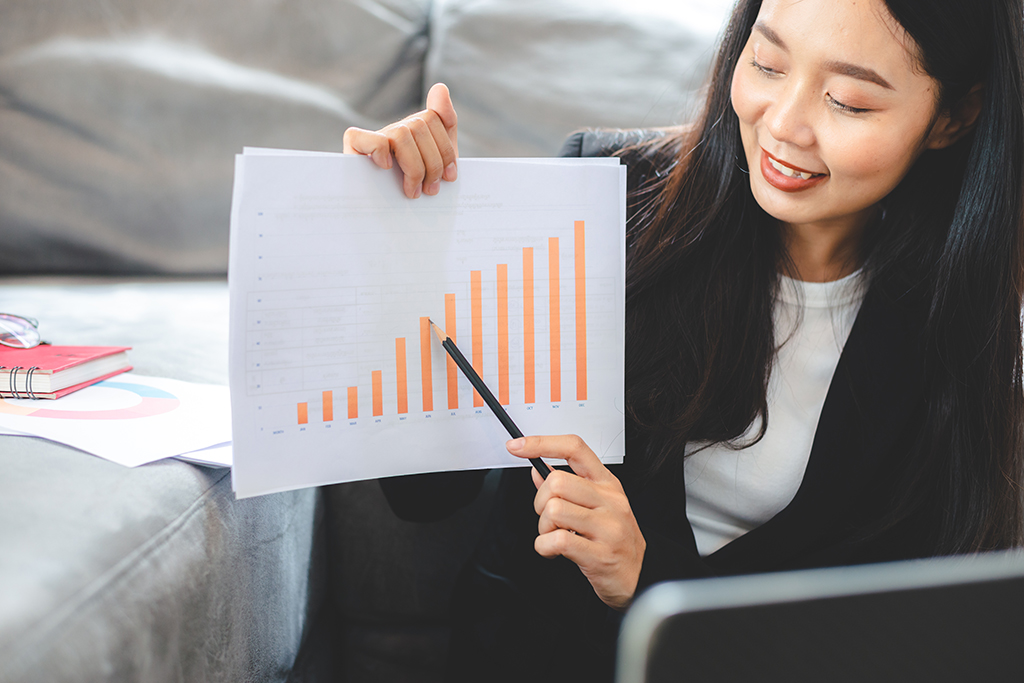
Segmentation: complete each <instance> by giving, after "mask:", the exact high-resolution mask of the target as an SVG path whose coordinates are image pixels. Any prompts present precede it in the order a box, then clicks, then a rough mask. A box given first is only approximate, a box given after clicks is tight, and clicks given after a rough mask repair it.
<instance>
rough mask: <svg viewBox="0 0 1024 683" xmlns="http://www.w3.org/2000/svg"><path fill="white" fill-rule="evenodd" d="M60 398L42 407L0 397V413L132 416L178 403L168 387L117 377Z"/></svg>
mask: <svg viewBox="0 0 1024 683" xmlns="http://www.w3.org/2000/svg"><path fill="white" fill-rule="evenodd" d="M83 392H88V393H87V394H85V395H83ZM86 397H87V398H86ZM59 401H60V405H61V407H60V409H53V408H46V407H45V404H46V403H48V401H36V400H32V399H0V413H7V414H10V415H21V416H24V417H32V418H50V419H54V418H56V419H61V420H132V419H137V418H140V417H152V416H154V415H162V414H164V413H169V412H171V411H172V410H175V409H176V408H178V407H179V406H180V405H181V401H180V400H179V399H178V397H177V396H175V395H174V394H171V393H170V392H168V391H165V390H163V389H159V388H157V387H152V386H148V385H145V384H137V383H134V382H127V381H124V380H121V379H120V378H119V379H118V380H104V381H103V382H98V383H97V384H94V385H92V386H91V387H87V388H86V389H83V390H80V391H78V392H75V393H74V394H69V395H67V396H65V397H63V398H61V399H59Z"/></svg>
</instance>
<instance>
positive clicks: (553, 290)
mask: <svg viewBox="0 0 1024 683" xmlns="http://www.w3.org/2000/svg"><path fill="white" fill-rule="evenodd" d="M548 320H549V322H550V327H551V402H552V403H558V402H559V401H561V400H562V349H561V345H562V331H561V330H560V329H559V328H558V321H559V311H558V238H557V237H549V238H548Z"/></svg>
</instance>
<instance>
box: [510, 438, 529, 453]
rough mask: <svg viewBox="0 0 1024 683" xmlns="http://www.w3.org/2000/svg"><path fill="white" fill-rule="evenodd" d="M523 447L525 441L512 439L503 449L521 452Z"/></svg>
mask: <svg viewBox="0 0 1024 683" xmlns="http://www.w3.org/2000/svg"><path fill="white" fill-rule="evenodd" d="M525 445H526V439H512V440H511V441H509V442H507V443H506V444H505V448H507V449H509V450H510V451H521V450H523V446H525Z"/></svg>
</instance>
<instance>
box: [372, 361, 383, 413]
mask: <svg viewBox="0 0 1024 683" xmlns="http://www.w3.org/2000/svg"><path fill="white" fill-rule="evenodd" d="M383 414H384V387H383V380H382V377H381V371H380V370H374V371H373V416H374V417H378V416H380V415H383Z"/></svg>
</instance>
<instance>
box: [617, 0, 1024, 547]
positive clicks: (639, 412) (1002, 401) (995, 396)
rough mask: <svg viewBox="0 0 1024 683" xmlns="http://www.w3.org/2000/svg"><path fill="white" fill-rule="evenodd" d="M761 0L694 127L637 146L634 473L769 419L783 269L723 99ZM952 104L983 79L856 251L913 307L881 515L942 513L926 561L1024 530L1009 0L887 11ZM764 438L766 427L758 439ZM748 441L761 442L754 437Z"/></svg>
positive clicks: (1022, 222) (739, 20) (632, 268)
mask: <svg viewBox="0 0 1024 683" xmlns="http://www.w3.org/2000/svg"><path fill="white" fill-rule="evenodd" d="M760 5H761V2H760V0H740V2H739V3H738V4H737V6H736V8H735V10H734V11H733V14H732V17H731V19H730V21H729V24H728V27H727V29H726V31H725V34H724V36H723V39H722V42H721V45H720V48H719V52H718V56H717V59H716V62H715V65H714V68H713V72H712V77H711V80H710V84H709V87H708V91H707V96H706V101H705V107H704V110H703V113H702V115H701V117H700V119H699V121H698V123H697V125H696V127H695V128H694V129H692V130H688V131H684V132H680V133H679V134H678V135H676V136H673V137H670V138H669V139H667V140H662V141H660V142H658V143H657V146H656V148H652V149H649V150H647V153H648V154H650V155H653V156H657V155H663V156H664V155H669V156H671V157H673V161H672V170H671V172H670V173H669V174H668V175H667V176H666V177H665V178H664V179H662V180H661V181H660V182H658V183H657V184H655V185H651V186H648V187H645V188H642V189H640V190H639V191H638V192H637V194H636V195H635V196H634V201H637V202H639V203H640V205H641V209H640V210H639V211H638V212H637V213H636V215H635V219H634V220H633V221H632V222H631V224H630V226H629V229H628V233H627V240H628V246H629V252H628V253H629V256H628V259H629V262H628V270H627V273H628V274H627V285H626V296H627V306H626V311H627V318H626V325H627V328H626V329H627V340H628V344H627V364H626V373H627V379H628V383H627V387H628V389H627V396H626V406H627V411H628V415H629V418H630V420H631V421H632V423H633V424H635V425H636V426H637V428H638V429H639V430H641V431H643V432H644V433H645V434H646V435H647V438H646V440H645V443H646V444H647V445H648V447H647V448H646V449H645V452H644V453H643V454H637V455H638V456H640V457H643V458H645V459H646V462H645V466H646V467H648V468H649V469H650V470H652V471H653V470H656V469H657V468H658V467H660V466H662V465H663V464H664V463H665V462H666V461H669V460H672V461H675V459H676V458H678V457H679V456H680V455H681V454H682V452H683V447H684V446H685V444H686V443H688V442H693V441H710V442H717V443H725V444H730V445H735V447H742V446H744V445H749V442H748V443H746V444H744V443H737V442H736V440H737V438H738V437H739V436H741V435H742V434H744V432H746V430H747V429H748V427H749V426H750V425H751V424H752V423H753V421H754V420H755V419H757V418H760V419H761V432H760V435H763V433H764V430H765V429H766V428H767V424H768V418H769V415H768V406H767V387H768V375H769V371H770V369H771V365H772V362H773V359H774V354H775V337H774V330H773V320H772V312H773V302H774V300H775V296H776V293H777V288H778V276H777V273H778V272H779V269H780V268H784V267H785V265H786V262H787V254H786V249H785V246H784V243H783V237H782V234H781V230H780V227H779V224H778V222H777V221H776V220H775V219H773V218H772V217H771V216H769V215H768V214H766V213H765V212H764V211H763V210H762V209H761V208H760V206H758V204H757V202H756V201H755V199H754V198H753V195H752V194H751V192H750V186H749V176H748V170H747V169H746V161H745V156H744V152H743V148H742V144H741V141H740V134H739V122H738V119H737V117H736V114H735V112H734V111H733V109H732V105H731V100H730V89H731V82H732V75H733V71H734V70H735V68H736V64H737V62H738V61H739V58H740V54H741V53H742V51H743V49H744V46H745V44H746V42H747V39H748V37H749V35H750V31H751V27H752V26H753V24H754V21H755V20H756V18H757V14H758V11H759V9H760ZM886 5H887V6H888V9H889V12H890V14H891V15H892V16H893V17H894V18H895V19H896V21H898V22H899V24H900V25H901V26H902V27H903V29H904V30H905V31H906V33H907V34H908V35H909V36H910V38H912V39H913V42H914V45H915V47H916V48H917V50H918V54H917V55H916V57H917V58H918V61H919V63H920V66H921V68H922V69H923V70H924V71H925V72H926V73H928V75H930V76H931V77H932V78H934V79H935V80H936V81H937V82H938V84H939V86H940V91H939V97H940V101H939V107H940V109H942V110H947V111H949V110H952V109H953V108H954V107H956V106H957V105H958V104H960V103H961V101H962V100H963V99H964V97H965V96H967V94H968V92H969V91H970V90H971V89H972V88H973V87H974V86H976V85H977V84H983V88H984V95H983V100H984V102H983V106H982V109H981V113H980V115H979V117H978V119H977V121H976V124H975V127H974V129H973V131H972V132H970V133H969V134H967V135H966V136H965V137H963V138H962V139H960V140H959V141H958V142H956V143H954V144H953V145H951V146H950V147H948V148H946V149H942V150H929V151H926V152H924V153H923V154H922V156H921V157H920V158H919V159H918V161H917V163H916V164H915V165H914V167H913V168H912V169H911V170H910V171H909V173H908V174H907V176H906V177H905V178H904V179H903V181H902V182H901V183H900V184H899V185H898V186H897V188H896V189H894V190H893V191H892V192H891V193H890V195H889V196H887V197H886V198H885V199H884V200H883V201H882V203H881V208H882V209H883V210H882V211H880V212H879V216H878V218H877V220H875V221H874V222H873V223H872V225H871V226H870V228H869V230H868V232H867V234H866V235H865V238H864V240H863V245H862V253H861V254H860V258H861V260H862V262H863V269H864V272H865V277H866V278H868V281H869V282H870V286H871V287H872V288H874V287H885V288H886V289H887V291H890V292H895V293H896V295H897V296H899V295H902V296H906V297H913V298H916V299H918V300H921V301H923V302H924V303H925V309H926V311H927V313H926V322H925V323H924V325H923V332H922V337H921V343H920V348H921V355H922V364H923V372H924V377H925V378H926V380H925V382H926V387H925V390H926V396H927V406H926V412H927V415H926V417H925V420H924V427H923V430H922V432H921V433H920V435H919V436H918V437H917V439H916V443H915V445H914V446H913V447H912V452H911V453H910V454H909V460H910V465H909V467H908V468H907V472H908V474H907V481H906V482H905V486H901V490H902V491H903V493H904V498H903V500H901V501H896V503H895V504H894V508H893V510H894V512H893V516H892V522H893V523H895V522H896V521H897V519H898V518H899V517H901V516H909V515H912V514H915V512H919V511H920V509H921V508H922V506H930V508H932V509H935V510H938V512H936V513H934V514H935V515H937V516H938V517H940V518H941V519H939V521H938V524H939V527H940V531H939V532H938V537H937V538H936V539H935V543H934V546H935V547H934V551H935V552H936V553H951V552H963V551H971V550H980V549H988V548H1002V547H1008V546H1012V545H1018V544H1020V542H1021V535H1022V527H1024V510H1022V502H1021V489H1020V485H1021V480H1022V470H1024V465H1022V462H1024V434H1022V430H1024V425H1022V421H1024V387H1022V376H1021V375H1022V373H1021V298H1022V292H1024V239H1022V230H1024V93H1022V84H1024V64H1022V59H1024V35H1022V32H1024V28H1022V27H1024V8H1022V3H1021V1H1020V0H933V1H932V2H927V3H922V2H920V1H919V0H886ZM760 435H759V436H760ZM759 436H758V437H757V438H759Z"/></svg>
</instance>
